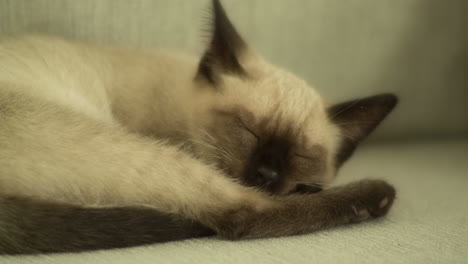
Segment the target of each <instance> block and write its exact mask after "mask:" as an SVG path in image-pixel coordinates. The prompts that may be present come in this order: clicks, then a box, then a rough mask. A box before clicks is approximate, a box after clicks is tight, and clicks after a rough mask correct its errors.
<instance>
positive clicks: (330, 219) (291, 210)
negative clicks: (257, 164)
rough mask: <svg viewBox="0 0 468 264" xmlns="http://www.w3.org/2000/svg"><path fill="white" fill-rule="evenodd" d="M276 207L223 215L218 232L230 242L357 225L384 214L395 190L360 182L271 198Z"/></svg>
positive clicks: (368, 182)
mask: <svg viewBox="0 0 468 264" xmlns="http://www.w3.org/2000/svg"><path fill="white" fill-rule="evenodd" d="M272 199H274V200H275V201H276V206H274V207H273V208H267V209H264V210H262V211H258V212H253V211H252V210H249V209H247V208H245V209H244V212H242V211H241V210H239V211H237V212H232V213H227V214H226V215H225V216H222V217H221V218H220V219H224V220H221V221H220V224H219V229H218V233H219V234H221V236H223V237H226V238H229V239H242V238H260V237H277V236H288V235H294V234H303V233H309V232H313V231H317V230H321V229H326V228H330V227H334V226H338V225H343V224H349V223H357V222H361V221H365V220H370V219H373V218H377V217H381V216H384V215H385V214H387V212H388V211H389V209H390V208H391V206H392V204H393V201H394V199H395V189H394V188H393V187H392V186H391V185H389V184H387V183H386V182H384V181H381V180H363V181H359V182H354V183H350V184H348V185H345V186H341V187H335V188H331V189H327V190H324V191H322V192H320V193H316V194H304V195H297V194H293V195H289V196H281V197H275V198H272Z"/></svg>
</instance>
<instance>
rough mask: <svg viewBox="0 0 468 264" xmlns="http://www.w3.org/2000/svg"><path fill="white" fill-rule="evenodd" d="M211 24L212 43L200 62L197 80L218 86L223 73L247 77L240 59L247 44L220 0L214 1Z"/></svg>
mask: <svg viewBox="0 0 468 264" xmlns="http://www.w3.org/2000/svg"><path fill="white" fill-rule="evenodd" d="M211 23H212V25H211V27H212V28H211V41H210V44H209V46H208V49H207V50H206V52H205V54H204V55H203V57H202V59H201V61H200V64H199V67H198V74H197V78H204V79H206V80H207V81H208V82H210V83H212V84H216V83H217V82H219V75H220V74H221V73H231V74H236V75H240V76H242V75H245V71H244V69H243V68H242V66H241V65H240V63H239V60H238V58H239V56H240V54H241V53H242V52H243V51H244V50H245V49H246V44H245V42H244V40H242V38H241V36H240V35H239V34H238V33H237V31H236V29H235V28H234V26H233V25H232V23H231V21H229V18H228V17H227V15H226V12H225V11H224V9H223V6H222V5H221V3H220V2H219V0H213V20H212V22H211Z"/></svg>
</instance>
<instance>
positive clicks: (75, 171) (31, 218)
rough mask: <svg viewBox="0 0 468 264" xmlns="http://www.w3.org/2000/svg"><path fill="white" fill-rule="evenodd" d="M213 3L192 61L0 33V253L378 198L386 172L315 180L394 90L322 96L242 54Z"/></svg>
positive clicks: (343, 213) (140, 237) (253, 221)
mask: <svg viewBox="0 0 468 264" xmlns="http://www.w3.org/2000/svg"><path fill="white" fill-rule="evenodd" d="M213 13H214V15H213V18H214V19H213V32H212V39H211V42H210V43H209V46H208V48H207V51H206V53H205V54H204V56H203V57H202V58H201V60H196V59H194V58H191V57H186V56H183V55H180V54H171V53H167V52H162V51H158V50H156V51H139V50H128V49H119V48H111V47H101V46H92V45H84V44H78V43H72V42H68V41H65V40H61V39H57V38H50V37H40V36H28V37H22V38H18V39H13V40H8V41H4V42H3V43H1V44H0V253H3V254H18V253H40V252H64V251H65V252H66V251H82V250H90V249H103V248H115V247H125V246H134V245H139V244H144V243H154V242H163V241H170V240H176V239H183V238H191V237H199V236H207V235H212V234H217V235H218V236H220V237H222V238H227V239H244V238H261V237H278V236H288V235H295V234H302V233H307V232H313V231H316V230H320V229H324V228H330V227H333V226H337V225H343V224H348V223H353V222H360V221H363V220H367V219H371V218H375V217H379V216H383V215H385V214H386V213H387V212H388V210H389V208H390V207H391V205H392V202H393V199H394V197H395V190H394V188H393V187H392V186H390V185H389V184H387V183H385V182H383V181H379V180H365V181H360V182H356V183H352V184H349V185H346V186H342V187H335V188H328V189H325V190H323V191H320V190H321V187H322V186H327V184H328V183H330V182H331V181H332V180H333V178H334V177H335V175H336V173H337V171H338V169H339V167H340V166H341V165H342V164H343V163H344V162H345V161H346V160H347V159H348V158H349V157H350V156H351V154H352V153H353V151H354V149H355V148H356V146H357V145H358V143H359V142H360V141H361V140H363V139H364V138H365V137H366V136H367V135H368V134H369V133H370V132H371V131H372V130H373V129H374V128H375V127H376V126H377V125H378V124H379V123H380V122H381V121H382V120H383V119H384V118H385V117H386V116H387V114H388V113H389V112H390V111H391V110H392V109H393V108H394V106H395V105H396V102H397V99H396V97H395V96H394V95H390V94H382V95H376V96H372V97H368V98H364V99H359V100H353V101H349V102H345V103H341V104H337V105H328V104H326V103H325V102H324V101H323V99H322V98H321V97H320V96H319V95H318V94H317V92H316V91H315V90H313V89H312V88H310V87H309V86H308V85H307V84H306V83H305V82H304V81H302V80H301V79H299V78H298V77H296V76H294V75H293V74H291V73H289V72H287V71H285V70H283V69H281V68H278V67H276V66H274V65H271V64H269V63H268V62H267V61H266V60H265V59H263V58H262V57H261V56H259V55H258V54H257V53H255V51H254V50H253V49H252V48H251V47H249V46H248V45H247V44H246V42H245V41H244V40H243V39H242V38H241V37H240V36H239V34H238V33H237V31H236V29H235V28H234V27H233V25H232V24H231V22H230V21H229V19H228V18H227V16H226V14H225V12H224V10H223V8H222V6H221V4H220V3H219V1H217V0H214V1H213ZM319 191H320V192H319Z"/></svg>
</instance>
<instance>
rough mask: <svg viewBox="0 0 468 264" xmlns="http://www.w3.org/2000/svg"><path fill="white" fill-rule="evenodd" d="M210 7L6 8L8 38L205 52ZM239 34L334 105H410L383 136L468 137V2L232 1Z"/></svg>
mask: <svg viewBox="0 0 468 264" xmlns="http://www.w3.org/2000/svg"><path fill="white" fill-rule="evenodd" d="M208 2H209V1H208V0H35V1H30V0H0V37H2V36H6V35H10V34H18V33H23V32H45V33H50V34H54V35H60V36H66V37H70V38H75V39H79V40H86V41H91V42H98V43H109V44H123V45H131V46H140V47H153V46H156V47H160V46H163V47H169V48H175V49H181V50H185V51H188V52H191V53H194V54H198V53H200V52H201V51H202V49H203V47H202V41H201V39H202V38H201V36H202V35H204V33H203V30H202V28H203V27H205V29H206V26H204V25H206V24H207V21H208V19H207V18H208V17H209V12H208V7H209V4H208ZM222 2H223V3H224V5H225V6H226V9H227V11H228V13H229V14H230V16H231V18H232V20H233V21H234V22H235V24H236V25H237V26H238V28H239V31H240V32H242V33H243V35H245V37H246V38H247V39H248V40H249V41H250V43H252V45H253V46H254V47H255V48H256V49H257V50H258V51H260V52H261V53H262V54H264V55H265V56H266V57H267V58H269V59H271V60H272V61H273V62H275V63H277V64H279V65H281V66H283V67H285V68H287V69H290V70H291V71H293V72H295V73H297V74H298V75H300V76H302V77H304V78H305V79H306V80H307V81H309V82H310V83H312V84H315V85H316V86H317V87H318V88H319V89H320V91H321V92H322V93H323V94H325V95H326V96H327V97H328V98H330V99H332V100H342V99H349V98H351V97H358V96H365V95H370V94H373V93H378V92H395V93H397V94H398V95H400V97H401V105H400V108H399V110H398V111H397V112H396V113H395V115H393V116H392V117H391V119H390V120H389V122H388V123H386V124H385V129H382V130H380V131H379V133H378V135H380V137H386V138H388V137H393V138H395V137H398V138H402V137H406V138H408V137H411V136H415V135H417V136H418V137H422V136H424V137H426V138H434V137H441V136H461V135H463V134H464V135H467V134H468V122H466V117H465V115H466V113H467V112H468V104H467V103H466V101H467V100H468V89H467V85H468V80H467V75H466V72H467V71H468V34H466V28H467V25H468V16H466V13H467V12H468V1H466V0H379V1H375V0H223V1H222Z"/></svg>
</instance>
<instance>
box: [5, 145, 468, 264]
mask: <svg viewBox="0 0 468 264" xmlns="http://www.w3.org/2000/svg"><path fill="white" fill-rule="evenodd" d="M364 177H367V178H370V177H374V178H383V179H386V180H388V181H389V182H391V183H393V184H394V185H395V187H396V189H397V191H398V194H397V200H396V201H395V204H394V207H393V210H392V211H391V212H390V214H389V215H388V217H387V218H385V219H382V220H379V221H374V222H368V223H363V224H358V225H352V226H346V227H342V228H336V229H332V230H328V231H322V232H317V233H314V234H309V235H303V236H296V237H286V238H277V239H260V240H251V241H239V242H229V241H220V240H217V239H213V238H210V239H198V240H188V241H181V242H174V243H167V244H159V245H152V246H145V247H137V248H131V249H120V250H109V251H99V252H94V253H82V254H63V255H47V256H38V257H37V256H36V257H0V263H2V264H3V263H9V264H10V263H11V264H16V263H32V264H42V263H44V264H45V263H50V264H62V263H71V264H78V263H83V264H85V263H86V264H87V263H96V264H101V263H113V264H120V263H140V264H145V263H148V264H149V263H225V264H231V263H259V264H261V263H360V264H361V263H372V264H375V263H412V264H414V263H424V264H425V263H467V262H468V204H467V202H468V191H467V187H468V141H464V142H462V141H458V142H456V141H454V142H433V143H419V144H386V145H373V146H368V147H365V148H363V149H361V151H359V152H358V153H357V154H356V156H355V157H354V159H353V160H352V161H351V162H350V163H349V164H347V165H346V166H345V168H343V170H342V173H341V175H340V178H339V182H341V183H343V182H348V181H352V180H356V179H360V178H364Z"/></svg>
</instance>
